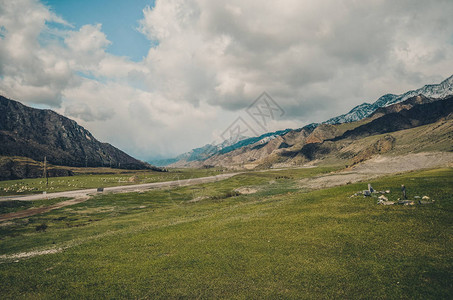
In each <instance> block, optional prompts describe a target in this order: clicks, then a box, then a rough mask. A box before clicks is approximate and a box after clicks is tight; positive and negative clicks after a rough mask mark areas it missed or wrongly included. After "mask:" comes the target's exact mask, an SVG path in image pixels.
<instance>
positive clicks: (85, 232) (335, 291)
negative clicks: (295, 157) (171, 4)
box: [0, 168, 453, 299]
mask: <svg viewBox="0 0 453 300" xmlns="http://www.w3.org/2000/svg"><path fill="white" fill-rule="evenodd" d="M331 170H332V168H313V169H294V170H282V171H269V172H248V173H245V174H240V175H237V176H234V177H232V178H230V179H227V180H224V181H221V182H216V183H208V184H201V185H194V186H185V187H176V188H171V189H170V188H168V189H156V190H150V191H147V192H143V193H126V194H114V195H98V196H95V197H93V198H92V199H90V200H88V201H86V202H84V203H80V204H77V205H74V206H70V207H65V208H62V209H59V210H54V211H51V212H48V213H45V214H42V215H36V216H34V217H30V218H27V219H17V220H13V221H8V222H3V223H0V297H1V298H2V299H9V298H16V299H17V298H19V299H30V298H33V299H50V298H77V299H88V298H90V299H92V298H144V299H156V298H157V299H159V298H164V299H168V298H228V299H231V298H233V299H246V298H255V299H256V298H291V299H300V298H305V299H313V298H316V299H329V298H349V299H351V298H353V299H370V298H388V299H396V298H398V299H399V298H414V299H449V298H450V299H451V298H452V297H453V284H452V280H451V279H452V277H453V276H452V275H453V253H452V251H451V249H453V218H452V212H453V169H451V168H447V169H436V170H424V171H418V172H411V173H407V174H401V175H396V176H391V177H386V178H381V179H377V180H374V181H372V182H371V184H372V185H373V187H374V188H375V189H377V190H387V189H389V190H390V191H391V193H390V194H387V196H388V197H389V200H392V201H394V200H396V199H397V198H398V197H400V192H399V190H400V186H401V184H405V185H406V187H407V191H408V197H409V198H410V199H413V198H414V196H424V195H427V196H429V197H430V198H431V199H432V200H435V201H434V202H433V203H432V204H427V205H413V206H403V205H394V206H381V205H377V204H376V203H377V198H376V197H363V196H358V197H351V195H352V194H354V193H356V192H357V191H361V190H363V189H366V186H367V183H368V182H364V183H356V184H349V185H345V186H341V187H335V188H329V189H323V190H314V191H310V190H306V189H302V188H301V187H300V184H299V180H300V179H302V178H307V177H312V176H315V175H318V174H321V173H328V172H330V171H331ZM241 188H242V190H243V189H244V188H247V189H248V190H249V191H252V192H251V193H250V194H242V195H241V194H240V192H238V191H241ZM43 224H45V225H46V228H45V229H44V230H39V229H38V227H39V226H41V225H43ZM41 228H42V227H41ZM46 251H47V252H49V253H50V254H43V253H45V252H46ZM40 254H43V255H40Z"/></svg>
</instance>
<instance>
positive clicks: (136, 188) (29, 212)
mask: <svg viewBox="0 0 453 300" xmlns="http://www.w3.org/2000/svg"><path fill="white" fill-rule="evenodd" d="M237 174H240V173H229V174H221V175H215V176H209V177H201V178H191V179H183V180H175V181H166V182H153V183H144V184H136V185H125V186H114V187H106V188H104V191H103V193H128V192H140V191H145V190H150V189H155V188H165V187H178V186H188V185H194V184H201V183H209V182H216V181H220V180H224V179H228V178H231V177H233V176H235V175H237ZM95 194H99V192H97V189H86V190H77V191H66V192H58V193H51V194H36V195H27V196H11V197H2V198H1V199H0V202H2V201H11V200H20V201H33V200H43V199H54V198H62V197H65V198H72V199H70V200H66V201H62V202H59V203H56V204H54V205H50V206H47V207H37V208H30V209H26V210H23V211H19V212H14V213H9V214H4V215H0V221H7V220H11V219H16V218H24V217H30V216H33V215H36V214H40V213H44V212H48V211H51V210H53V209H57V208H61V207H65V206H69V205H74V204H77V203H81V202H84V201H86V200H88V199H89V198H90V197H91V196H92V195H95Z"/></svg>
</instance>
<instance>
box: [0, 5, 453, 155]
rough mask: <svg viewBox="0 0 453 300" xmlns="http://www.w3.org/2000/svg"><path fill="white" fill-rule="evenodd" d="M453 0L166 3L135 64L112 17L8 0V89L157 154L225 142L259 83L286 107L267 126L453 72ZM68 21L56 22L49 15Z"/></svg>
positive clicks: (3, 61)
mask: <svg viewBox="0 0 453 300" xmlns="http://www.w3.org/2000/svg"><path fill="white" fill-rule="evenodd" d="M452 11H453V3H452V2H451V1H447V0H437V1H434V2H433V1H431V2H426V1H421V0H402V1H397V2H395V1H385V0H373V1H353V0H350V1H334V0H325V1H314V0H313V1H296V0H285V1H262V0H261V1H258V0H251V1H243V0H230V1H208V0H189V1H182V0H166V1H163V0H157V1H156V5H155V7H154V8H152V9H151V8H144V10H143V19H142V20H141V21H140V28H139V30H140V31H141V32H142V33H143V34H144V35H145V36H146V37H147V38H148V39H149V40H151V41H154V42H155V43H154V44H155V45H156V46H154V47H151V48H150V49H149V53H148V55H147V56H146V58H145V59H144V60H143V61H141V62H133V61H131V60H129V59H128V58H125V57H118V56H114V55H111V54H109V53H108V46H109V45H110V41H109V40H108V39H107V37H106V35H105V34H104V33H103V31H102V25H101V24H97V23H96V22H95V21H94V24H86V25H85V26H82V27H81V28H79V29H76V28H72V27H71V26H70V25H69V24H67V22H65V21H64V20H63V19H61V18H60V17H58V16H56V15H55V14H53V13H52V12H51V11H50V10H49V8H47V7H46V6H44V5H43V4H41V3H40V2H38V1H37V0H16V1H7V0H0V27H1V28H2V30H1V35H0V75H1V77H0V93H2V94H4V95H6V96H9V97H11V98H14V99H17V100H21V101H24V102H28V103H35V104H36V103H45V104H48V105H49V106H52V107H59V108H58V111H59V112H61V113H64V114H66V115H68V116H70V117H73V118H76V120H78V121H79V122H80V123H81V124H82V125H84V126H86V127H87V128H88V129H89V130H91V131H92V132H93V134H94V135H95V136H97V137H98V138H99V139H101V140H103V141H109V142H111V143H113V144H114V145H115V146H118V147H120V148H122V149H125V150H127V151H128V152H130V153H131V154H133V155H138V156H139V157H141V158H144V159H146V158H148V157H152V156H154V155H163V156H166V155H168V156H171V155H175V154H178V153H179V152H182V151H186V150H188V149H190V148H191V147H196V146H200V145H202V144H204V143H208V142H210V141H211V140H212V139H215V138H216V137H217V136H218V134H219V132H220V133H221V132H222V131H223V130H224V129H225V128H226V127H227V126H228V125H229V122H232V121H233V120H234V119H235V118H236V117H237V116H238V115H240V114H241V113H242V112H243V111H242V109H244V108H246V107H247V106H248V105H249V104H250V103H251V102H252V101H253V100H255V98H256V97H257V96H258V95H260V94H261V92H263V91H267V92H269V93H270V94H271V95H272V96H273V98H274V99H275V100H276V101H277V102H278V103H279V104H280V106H282V107H283V108H284V110H285V111H286V115H285V116H284V118H283V119H282V120H281V122H277V123H275V122H274V123H273V125H272V128H269V130H274V129H279V128H286V127H298V126H302V125H304V124H305V123H309V122H315V121H318V122H319V121H323V120H325V119H327V118H328V117H332V116H334V115H338V114H339V113H342V112H346V111H348V110H349V109H350V108H352V107H353V106H354V105H357V104H360V103H362V102H364V101H373V100H375V99H376V98H378V97H379V96H381V95H382V94H384V93H388V92H390V93H401V92H404V91H406V90H408V89H412V88H418V87H420V86H421V85H423V84H426V83H435V82H439V81H440V80H442V79H444V78H445V77H447V76H449V75H451V73H452V71H451V70H453V19H452V18H451V16H450V15H451V14H450V12H452ZM52 22H53V23H59V24H61V25H63V26H65V27H64V28H63V29H58V30H56V29H54V28H53V27H52V26H49V24H51V23H52Z"/></svg>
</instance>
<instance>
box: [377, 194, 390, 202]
mask: <svg viewBox="0 0 453 300" xmlns="http://www.w3.org/2000/svg"><path fill="white" fill-rule="evenodd" d="M379 199H380V200H382V201H388V200H389V199H388V198H387V197H385V196H384V195H380V196H379Z"/></svg>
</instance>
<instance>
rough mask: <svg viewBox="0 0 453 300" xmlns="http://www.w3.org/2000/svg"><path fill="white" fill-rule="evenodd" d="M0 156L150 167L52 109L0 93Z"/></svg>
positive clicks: (82, 164)
mask: <svg viewBox="0 0 453 300" xmlns="http://www.w3.org/2000/svg"><path fill="white" fill-rule="evenodd" d="M0 115H1V116H2V118H0V145H1V146H0V155H1V156H21V157H28V158H31V159H34V160H36V161H42V160H43V159H44V156H46V157H47V160H48V162H49V163H51V164H54V165H62V166H72V167H85V166H88V167H102V166H111V167H116V168H122V169H152V168H155V167H153V166H151V165H149V164H148V163H145V162H142V161H139V160H137V159H135V158H133V157H131V156H129V155H128V154H126V153H124V152H123V151H121V150H119V149H117V148H115V147H114V146H112V145H110V144H108V143H102V142H100V141H98V140H97V139H96V138H95V137H94V136H93V135H92V134H91V133H90V132H89V131H88V130H86V129H85V128H83V127H82V126H80V125H78V124H77V123H76V122H75V121H73V120H71V119H68V118H66V117H64V116H62V115H60V114H58V113H56V112H54V111H52V110H48V109H35V108H31V107H28V106H25V105H23V104H21V103H19V102H17V101H14V100H10V99H7V98H5V97H3V96H0Z"/></svg>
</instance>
